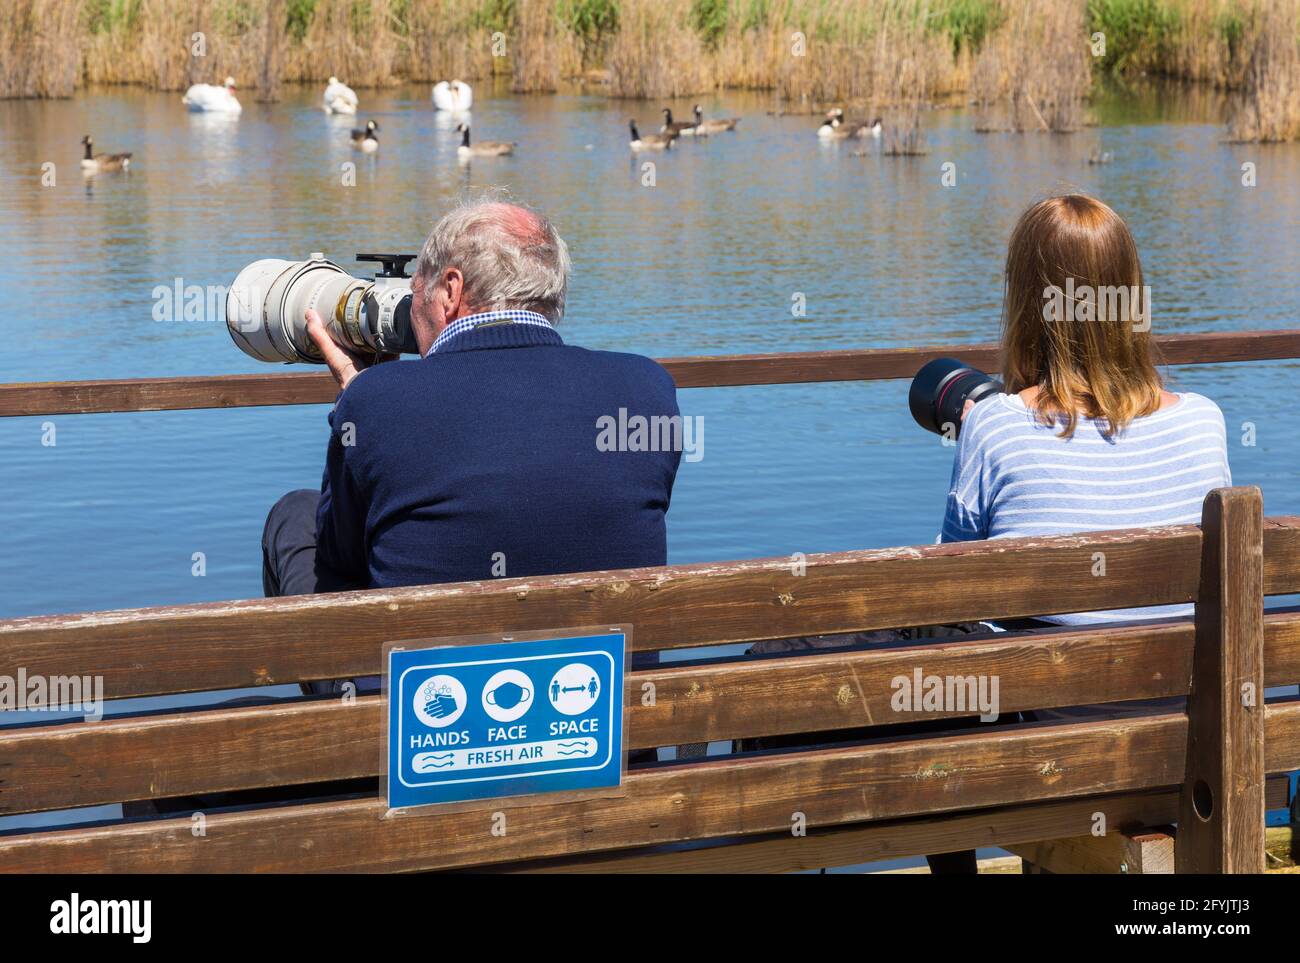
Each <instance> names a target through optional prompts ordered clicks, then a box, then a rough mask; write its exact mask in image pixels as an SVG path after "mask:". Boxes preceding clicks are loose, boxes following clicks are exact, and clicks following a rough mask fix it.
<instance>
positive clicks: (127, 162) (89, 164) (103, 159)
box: [81, 134, 131, 174]
mask: <svg viewBox="0 0 1300 963" xmlns="http://www.w3.org/2000/svg"><path fill="white" fill-rule="evenodd" d="M81 142H82V143H83V144H85V145H86V156H85V157H83V158H82V159H81V169H82V170H83V171H85V172H86V173H87V174H99V173H101V172H104V171H121V170H126V169H127V168H128V167H130V166H131V154H130V153H126V154H96V153H94V152H93V145H94V143H95V142H94V141H93V140H91V139H90V135H89V134H87V135H86V136H85V137H83V138H81Z"/></svg>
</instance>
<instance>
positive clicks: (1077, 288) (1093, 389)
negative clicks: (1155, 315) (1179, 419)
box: [1002, 194, 1163, 438]
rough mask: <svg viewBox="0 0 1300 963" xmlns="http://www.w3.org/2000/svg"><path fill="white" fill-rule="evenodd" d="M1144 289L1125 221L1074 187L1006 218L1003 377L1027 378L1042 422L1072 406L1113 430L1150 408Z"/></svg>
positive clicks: (1011, 382) (1021, 385)
mask: <svg viewBox="0 0 1300 963" xmlns="http://www.w3.org/2000/svg"><path fill="white" fill-rule="evenodd" d="M1150 322H1151V318H1150V295H1149V294H1148V293H1147V289H1146V286H1145V284H1143V280H1142V262H1141V261H1140V260H1139V259H1138V252H1137V244H1135V243H1134V241H1133V235H1132V234H1130V233H1129V229H1128V225H1126V224H1125V223H1124V221H1123V220H1122V219H1121V218H1120V216H1119V215H1118V214H1116V213H1115V212H1114V211H1113V210H1111V209H1110V208H1109V207H1107V206H1106V205H1105V204H1103V203H1102V202H1101V201H1099V200H1096V199H1095V198H1091V197H1087V196H1085V195H1083V194H1066V195H1063V196H1061V197H1049V198H1047V199H1046V200H1043V201H1039V202H1038V203H1037V204H1034V205H1033V206H1032V207H1030V208H1029V209H1028V210H1026V211H1025V212H1024V214H1022V215H1020V220H1019V221H1018V222H1017V223H1016V227H1015V230H1013V231H1012V232H1011V242H1010V244H1009V245H1008V248H1007V270H1006V292H1005V299H1004V302H1003V310H1002V368H1003V381H1004V382H1005V384H1006V390H1007V392H1008V393H1009V394H1015V393H1016V392H1019V391H1022V390H1024V389H1025V388H1029V387H1033V386H1037V387H1038V397H1037V400H1036V401H1035V403H1034V404H1035V407H1036V408H1037V409H1038V410H1039V411H1040V412H1041V413H1042V415H1043V419H1044V421H1045V423H1049V424H1051V423H1055V419H1057V418H1064V420H1065V427H1064V430H1063V431H1062V432H1061V437H1062V438H1069V437H1070V436H1071V435H1073V434H1074V429H1075V426H1076V425H1077V423H1078V418H1079V414H1080V413H1082V414H1084V415H1086V416H1087V417H1089V418H1097V419H1105V421H1106V422H1107V427H1106V434H1107V435H1114V434H1116V433H1117V432H1120V431H1122V430H1123V429H1124V427H1125V426H1126V425H1128V423H1129V422H1130V421H1132V420H1133V419H1134V418H1137V417H1139V416H1141V415H1148V414H1151V413H1152V412H1153V411H1155V410H1157V409H1158V408H1159V407H1160V392H1161V389H1162V387H1163V385H1162V384H1161V381H1160V375H1159V374H1158V373H1157V371H1156V368H1155V364H1154V362H1153V360H1152V357H1151V350H1152V349H1151V338H1150V333H1149V332H1150V327H1151V323H1150Z"/></svg>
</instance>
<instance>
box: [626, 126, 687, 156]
mask: <svg viewBox="0 0 1300 963" xmlns="http://www.w3.org/2000/svg"><path fill="white" fill-rule="evenodd" d="M627 129H628V130H629V131H630V132H631V134H632V140H631V146H632V149H633V150H634V151H643V150H667V149H668V148H670V147H672V146H673V139H674V138H675V137H676V136H677V135H676V134H646V135H645V136H644V137H642V136H641V134H640V133H639V132H638V131H637V129H636V121H635V120H629V121H628V122H627Z"/></svg>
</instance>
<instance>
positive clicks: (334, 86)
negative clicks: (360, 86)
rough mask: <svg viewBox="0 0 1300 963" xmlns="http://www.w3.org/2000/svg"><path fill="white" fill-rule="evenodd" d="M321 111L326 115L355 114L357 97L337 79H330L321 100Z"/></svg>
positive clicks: (354, 92)
mask: <svg viewBox="0 0 1300 963" xmlns="http://www.w3.org/2000/svg"><path fill="white" fill-rule="evenodd" d="M321 109H322V110H324V111H325V113H327V114H355V113H356V112H357V95H356V91H354V90H353V89H352V88H351V87H349V86H348V85H347V84H344V83H340V82H339V79H338V78H337V77H331V78H330V82H329V85H328V86H327V87H326V88H325V96H324V97H323V98H322V100H321Z"/></svg>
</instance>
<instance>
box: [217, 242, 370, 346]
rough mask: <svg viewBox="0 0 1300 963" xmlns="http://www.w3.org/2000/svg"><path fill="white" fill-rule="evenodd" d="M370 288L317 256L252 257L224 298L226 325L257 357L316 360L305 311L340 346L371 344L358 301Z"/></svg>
mask: <svg viewBox="0 0 1300 963" xmlns="http://www.w3.org/2000/svg"><path fill="white" fill-rule="evenodd" d="M369 287H370V283H369V282H368V281H359V280H357V279H356V278H354V277H352V276H351V275H349V274H348V273H347V272H346V271H344V270H343V269H342V268H341V267H339V266H338V265H337V264H334V263H333V262H332V261H328V260H326V259H325V257H324V256H323V255H320V254H313V255H312V256H311V258H310V259H308V260H306V261H283V260H279V259H275V258H267V259H265V260H261V261H254V262H253V263H252V264H250V265H249V266H248V267H246V268H244V270H242V271H240V272H239V275H238V276H237V277H236V278H235V283H234V284H233V285H231V287H230V292H229V294H227V296H226V327H227V328H228V329H229V331H230V337H231V338H232V339H233V340H234V342H235V344H237V345H238V346H239V347H240V349H241V350H243V351H244V353H245V354H248V355H250V356H252V357H254V358H257V359H258V360H260V361H271V362H276V361H284V362H293V361H297V362H305V363H308V364H320V363H321V362H322V358H321V356H320V351H319V350H318V349H317V348H316V345H315V343H314V342H313V341H312V339H311V336H310V335H309V334H308V333H307V319H306V312H307V310H308V309H309V308H311V309H314V310H315V311H316V312H317V313H318V314H320V316H321V319H322V320H323V321H324V322H325V325H326V327H328V328H329V329H330V334H331V336H332V337H333V338H334V340H335V341H337V342H338V343H339V344H341V345H344V346H345V347H350V348H353V349H357V350H365V349H366V348H367V347H372V348H373V345H369V344H368V340H369V339H368V338H367V337H366V332H365V331H364V330H363V327H362V311H361V302H362V299H363V298H364V296H365V293H366V291H367V290H368V289H369Z"/></svg>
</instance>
